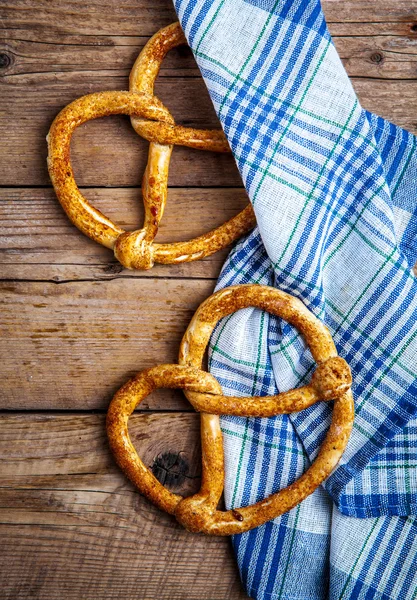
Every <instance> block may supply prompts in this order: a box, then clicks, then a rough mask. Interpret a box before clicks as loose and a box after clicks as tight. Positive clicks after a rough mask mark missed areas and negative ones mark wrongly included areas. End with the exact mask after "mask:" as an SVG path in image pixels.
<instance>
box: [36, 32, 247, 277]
mask: <svg viewBox="0 0 417 600" xmlns="http://www.w3.org/2000/svg"><path fill="white" fill-rule="evenodd" d="M185 43H186V40H185V37H184V34H183V33H182V30H181V27H180V25H179V23H173V24H172V25H169V26H168V27H165V28H164V29H161V30H160V31H159V32H158V33H157V34H155V35H154V36H153V37H152V38H151V39H150V40H149V41H148V43H147V44H146V46H145V47H144V48H143V50H142V52H141V53H140V54H139V56H138V58H137V60H136V62H135V64H134V66H133V69H132V71H131V74H130V80H129V92H122V91H121V92H98V93H95V94H89V95H88V96H84V97H82V98H79V99H78V100H75V101H74V102H72V103H71V104H69V105H68V106H67V107H65V108H64V109H63V110H62V111H61V112H60V113H59V115H58V116H57V117H56V118H55V120H54V122H53V123H52V126H51V129H50V131H49V134H48V137H47V140H48V169H49V174H50V177H51V180H52V183H53V186H54V188H55V192H56V194H57V196H58V199H59V201H60V203H61V205H62V207H63V208H64V210H65V212H66V213H67V215H68V217H69V218H70V220H71V221H72V222H73V223H74V225H76V227H78V229H80V230H81V231H82V232H83V233H84V234H85V235H87V236H88V237H90V238H91V239H93V240H94V241H96V242H98V243H100V244H102V245H103V246H106V247H107V248H111V249H113V250H114V254H115V256H116V258H117V259H118V260H119V261H120V262H121V263H122V265H123V266H125V267H127V268H128V269H150V268H151V267H152V266H153V265H154V263H165V264H168V263H179V262H188V261H193V260H198V259H200V258H203V257H205V256H209V255H210V254H213V253H214V252H217V251H218V250H220V249H221V248H224V247H225V246H227V245H228V244H230V243H231V242H233V241H234V240H236V239H237V238H239V237H240V236H241V235H243V234H244V233H246V232H247V231H249V230H250V229H251V228H252V227H254V225H255V216H254V213H253V209H252V207H251V205H248V206H247V207H246V208H245V209H244V210H243V211H242V212H240V213H239V214H238V215H236V216H235V217H233V218H232V219H230V220H229V221H227V222H226V223H224V224H223V225H221V226H220V227H218V228H216V229H214V230H212V231H209V232H208V233H206V234H204V235H201V236H200V237H197V238H194V239H192V240H189V241H187V242H177V243H172V244H156V243H154V238H155V236H156V234H157V232H158V227H159V223H160V220H161V218H162V215H163V213H164V208H165V203H166V199H167V194H168V170H169V162H170V158H171V153H172V149H173V145H174V144H179V145H183V146H189V147H191V148H197V149H201V150H211V151H213V152H230V148H229V145H228V143H227V140H226V138H225V136H224V134H223V132H222V131H217V130H199V129H192V128H187V127H182V126H179V125H176V124H175V121H174V118H173V116H172V115H171V113H170V112H169V110H168V109H167V108H166V106H164V105H163V104H162V102H161V101H160V100H159V99H158V98H157V97H156V96H155V95H154V84H155V80H156V77H157V75H158V72H159V69H160V67H161V63H162V61H163V59H164V57H165V55H166V54H167V52H169V50H171V49H172V48H175V47H176V46H179V45H181V44H185ZM117 114H125V115H130V116H131V121H132V125H133V127H134V129H135V131H136V132H137V133H138V134H139V135H141V136H142V137H143V138H145V139H146V140H148V141H149V142H150V145H149V156H148V163H147V166H146V169H145V173H144V176H143V180H142V194H143V202H144V207H145V218H144V224H143V228H142V229H141V230H138V231H133V232H126V231H124V230H123V229H122V228H121V227H119V226H118V225H117V224H115V223H113V222H112V221H111V220H110V219H108V218H107V217H106V216H105V215H103V214H102V213H101V212H100V211H98V210H97V209H96V208H94V207H93V206H91V204H89V202H88V201H87V200H86V198H85V197H84V196H83V195H82V193H81V192H80V190H79V189H78V187H77V184H76V182H75V179H74V173H73V170H72V167H71V161H70V144H71V136H72V134H73V132H74V130H75V129H76V128H77V127H78V126H79V125H81V124H82V123H85V122H87V121H89V120H91V119H96V118H98V117H104V116H107V115H117Z"/></svg>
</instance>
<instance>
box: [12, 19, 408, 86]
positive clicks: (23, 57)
mask: <svg viewBox="0 0 417 600" xmlns="http://www.w3.org/2000/svg"><path fill="white" fill-rule="evenodd" d="M350 27H351V28H352V29H353V25H350ZM398 27H399V26H398ZM407 28H408V29H407ZM12 33H13V32H9V33H8V37H7V39H6V40H5V42H4V45H3V47H2V48H1V51H2V53H3V55H5V56H6V58H3V61H4V60H6V61H8V65H7V66H6V67H4V68H3V69H2V70H1V73H2V75H3V77H5V78H6V79H5V80H6V81H8V80H10V79H11V77H14V78H16V77H17V76H19V77H22V76H25V75H28V74H33V75H35V74H39V76H40V77H44V76H45V75H46V74H47V73H54V74H55V73H56V72H57V71H59V72H60V73H73V74H74V73H77V74H78V77H79V78H80V80H81V79H82V78H83V77H86V78H87V77H89V76H90V75H91V73H92V72H94V74H95V76H99V75H100V76H102V77H108V78H111V77H124V78H126V81H127V78H128V77H129V72H130V68H131V66H132V65H133V63H134V61H135V59H136V57H137V55H138V53H139V52H140V50H141V49H142V48H143V46H144V44H145V43H146V41H147V40H148V39H149V38H147V37H131V36H106V37H102V38H101V37H99V36H84V37H82V36H79V35H77V36H74V39H73V37H70V38H69V39H66V41H63V40H62V38H61V37H60V36H59V37H58V36H57V39H56V41H55V42H48V43H47V44H46V43H44V42H43V41H38V40H36V39H34V40H26V39H25V40H22V39H20V38H19V37H16V38H13V37H11V35H12ZM17 35H19V34H17ZM28 37H33V33H32V35H31V36H28ZM80 37H81V39H80ZM333 39H334V42H335V45H336V48H337V50H338V52H339V55H340V57H341V58H342V60H343V62H344V65H345V67H346V69H347V72H348V74H349V75H350V76H351V77H370V78H378V79H385V78H395V79H416V76H417V66H416V60H417V58H416V55H417V32H413V31H411V28H410V26H409V25H408V24H407V26H406V27H404V25H403V24H401V27H399V32H397V33H396V35H389V34H387V32H386V28H385V24H384V23H375V24H369V25H368V27H367V31H366V33H362V35H361V36H359V34H358V33H355V35H346V36H343V35H342V36H336V37H334V38H333ZM159 76H160V77H199V76H200V72H199V70H198V67H197V65H196V63H195V61H194V59H193V57H192V53H191V50H190V49H189V48H186V47H184V48H178V49H176V50H174V51H173V52H172V53H169V54H168V56H167V58H166V60H165V61H164V62H163V63H162V69H161V72H160V75H159Z"/></svg>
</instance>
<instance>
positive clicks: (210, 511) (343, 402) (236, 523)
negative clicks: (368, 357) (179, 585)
mask: <svg viewBox="0 0 417 600" xmlns="http://www.w3.org/2000/svg"><path fill="white" fill-rule="evenodd" d="M247 307H256V308H260V309H262V310H265V311H267V312H269V313H271V314H274V315H277V316H279V317H281V318H283V319H285V320H286V321H288V322H289V323H291V324H292V325H294V326H295V327H296V328H297V329H298V330H299V331H300V333H301V334H302V336H303V337H304V339H305V341H306V342H307V344H308V346H309V348H310V351H311V353H312V355H313V358H314V359H315V361H316V362H317V369H316V371H315V373H314V374H313V376H312V379H311V382H310V384H308V385H307V386H303V387H301V388H298V389H295V390H291V391H289V392H284V393H281V394H277V395H275V396H266V397H253V398H237V397H230V396H224V395H223V394H222V391H221V387H220V384H219V383H218V382H217V381H216V379H215V378H214V377H213V376H212V375H210V374H208V373H206V372H205V371H202V370H201V365H202V360H203V356H204V352H205V349H206V346H207V342H208V340H209V337H210V335H211V333H212V331H213V329H214V327H215V325H216V324H217V322H218V321H219V319H221V318H223V317H225V316H227V315H229V314H231V313H233V312H235V311H236V310H239V309H242V308H247ZM179 363H180V365H161V366H159V367H155V368H153V369H148V370H147V371H143V372H142V373H140V374H139V375H137V376H136V377H135V378H134V379H133V380H131V381H130V382H128V383H127V384H126V385H125V386H123V388H121V390H120V391H119V392H118V393H117V394H116V396H115V397H114V399H113V400H112V402H111V404H110V408H109V412H108V418H107V430H108V435H109V441H110V446H111V448H112V450H113V453H114V455H115V457H116V460H117V462H118V464H119V465H120V466H121V468H122V469H123V470H124V472H125V473H126V474H127V475H128V477H130V479H131V480H132V481H133V482H134V483H135V485H136V486H137V487H138V488H139V490H140V491H141V492H142V493H143V494H144V495H145V496H147V498H149V499H150V500H152V501H153V502H154V503H155V504H156V505H157V506H159V507H160V508H162V509H163V510H166V511H167V512H169V513H171V514H174V515H175V517H176V518H177V520H178V521H179V522H180V523H181V524H182V525H184V526H185V527H186V528H187V529H189V530H190V531H195V532H197V531H199V532H203V533H206V534H213V535H231V534H236V533H242V532H244V531H248V530H249V529H252V528H254V527H258V526H259V525H262V524H263V523H265V522H266V521H269V520H271V519H274V518H275V517H277V516H279V515H281V514H283V513H284V512H287V511H288V510H290V509H291V508H293V507H294V506H296V505H297V504H298V503H299V502H301V501H302V500H304V499H305V498H306V497H307V496H308V495H310V494H311V493H312V492H313V491H314V490H315V489H316V488H317V487H318V486H319V485H320V484H321V483H322V482H323V481H324V480H325V479H326V477H328V476H329V475H330V473H331V472H332V470H333V469H334V467H335V466H336V465H337V463H338V461H339V460H340V457H341V456H342V454H343V451H344V449H345V447H346V444H347V442H348V439H349V435H350V432H351V429H352V424H353V418H354V407H353V397H352V392H351V390H350V386H351V374H350V370H349V367H348V365H347V364H346V362H345V361H344V360H343V359H342V358H341V357H339V356H338V355H337V351H336V347H335V345H334V343H333V340H332V337H331V335H330V333H329V331H328V329H327V327H326V326H325V325H324V324H323V323H321V322H320V321H319V320H318V319H317V318H316V317H315V316H314V315H313V314H312V313H311V312H310V311H309V310H308V309H307V308H306V307H305V306H304V304H303V303H302V302H301V301H300V300H298V299H296V298H293V297H292V296H290V295H289V294H286V293H285V292H282V291H280V290H277V289H275V288H270V287H267V286H259V285H240V286H233V287H230V288H225V289H224V290H221V291H219V292H217V293H216V294H214V295H212V296H210V298H208V299H207V300H206V301H205V302H203V304H201V306H200V307H199V309H198V310H197V312H196V313H195V315H194V317H193V319H192V320H191V322H190V324H189V326H188V328H187V331H186V333H185V335H184V338H183V340H182V342H181V347H180V356H179ZM155 387H180V388H183V389H184V392H185V395H186V396H187V398H188V399H189V400H190V402H191V403H192V404H193V406H194V407H195V408H196V410H198V411H201V441H202V483H201V488H200V491H199V492H198V493H197V494H194V495H193V496H190V497H188V498H184V499H183V498H182V497H181V496H179V495H176V494H172V493H171V492H169V491H168V490H167V489H166V488H164V487H163V486H161V484H160V483H159V482H158V481H157V480H156V479H155V477H154V476H153V475H152V473H150V471H149V470H147V469H146V467H144V465H143V463H142V462H141V461H140V459H139V457H138V456H137V453H136V450H135V449H134V447H133V445H132V444H131V442H130V439H129V436H128V433H127V419H128V417H129V415H130V414H131V413H132V411H133V410H134V408H135V406H136V405H137V404H138V403H139V402H140V401H141V400H143V398H144V397H145V396H146V395H147V394H149V393H150V391H152V390H153V389H155ZM331 399H332V400H334V407H333V415H332V422H331V424H330V427H329V430H328V432H327V435H326V437H325V440H324V442H323V443H322V445H321V448H320V450H319V452H318V455H317V457H316V459H315V461H314V462H313V463H312V464H311V466H310V467H309V468H308V469H307V471H306V472H305V473H303V475H301V476H300V477H299V478H298V479H297V481H295V482H294V483H292V484H291V485H290V486H288V487H287V488H285V489H282V490H280V491H278V492H276V493H274V494H271V495H270V496H269V497H268V498H265V499H264V500H261V501H260V502H257V503H256V504H253V505H251V506H246V507H241V508H234V509H232V510H228V511H220V510H217V505H218V502H219V499H220V497H221V494H222V492H223V485H224V464H223V442H222V436H221V430H220V421H219V416H218V415H220V414H233V415H242V416H258V417H261V416H262V417H263V416H272V415H277V414H281V413H288V412H295V411H298V410H301V409H303V408H306V407H307V406H310V405H311V404H313V403H314V402H317V401H319V400H325V401H327V400H331Z"/></svg>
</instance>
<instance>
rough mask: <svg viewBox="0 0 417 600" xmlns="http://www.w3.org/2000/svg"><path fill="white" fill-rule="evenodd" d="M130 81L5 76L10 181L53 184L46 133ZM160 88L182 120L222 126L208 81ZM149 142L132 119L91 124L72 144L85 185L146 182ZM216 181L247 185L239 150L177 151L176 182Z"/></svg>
mask: <svg viewBox="0 0 417 600" xmlns="http://www.w3.org/2000/svg"><path fill="white" fill-rule="evenodd" d="M5 79H7V78H5ZM126 86H127V80H126V78H120V77H101V76H97V75H96V73H94V72H89V73H85V74H82V76H81V77H80V76H79V75H77V74H73V73H57V74H46V75H37V74H31V75H25V76H17V77H11V78H10V80H8V81H6V82H5V81H4V80H3V83H2V84H1V85H0V95H1V97H2V102H3V105H4V106H5V107H7V110H3V111H2V112H1V113H0V128H1V130H2V135H3V138H4V139H7V144H6V145H5V144H2V146H1V148H0V160H1V162H2V166H3V168H2V185H13V186H15V185H19V186H23V185H25V186H26V185H29V186H33V185H50V179H49V176H48V173H47V168H46V154H47V148H46V141H45V138H46V135H47V133H48V130H49V127H50V125H51V123H52V120H53V119H54V117H55V116H56V115H57V113H58V112H59V111H60V110H61V108H63V107H64V106H65V105H66V104H68V103H69V102H71V101H72V100H74V99H75V98H77V97H79V96H82V95H84V94H87V93H90V92H93V91H101V90H106V89H108V90H110V89H112V90H117V89H126ZM28 90H30V102H28V98H27V94H28ZM156 92H157V94H158V96H159V97H160V98H161V100H162V101H163V102H166V104H167V106H168V107H169V108H170V109H171V110H172V113H173V114H174V116H175V118H176V119H177V120H178V122H179V123H182V124H186V125H190V126H195V127H209V128H216V127H219V123H218V120H217V116H216V114H215V112H214V108H213V106H212V103H211V100H210V98H209V95H208V92H207V89H206V87H205V84H204V82H203V81H202V79H201V78H171V77H165V78H164V79H160V80H159V81H158V82H157V86H156ZM148 147H149V144H148V142H146V141H145V140H142V139H141V138H139V136H138V135H136V134H135V132H134V131H133V129H132V127H131V125H130V121H129V119H128V117H124V116H114V117H109V118H106V119H98V120H96V121H93V122H89V123H86V124H85V125H83V126H81V127H79V128H78V130H77V131H76V132H75V134H74V137H73V144H72V159H73V166H74V170H75V176H76V180H77V183H78V185H80V186H100V187H102V186H111V187H124V186H138V185H140V182H141V180H142V176H143V172H144V169H145V165H146V161H147V153H148ZM213 182H215V183H216V186H228V187H238V186H241V185H242V182H241V179H240V176H239V173H238V170H237V167H236V165H235V162H234V159H233V158H232V156H231V155H229V154H218V153H214V152H201V151H198V150H191V149H189V148H184V147H176V148H175V151H174V152H173V155H172V159H171V167H170V177H169V184H170V185H171V186H181V187H187V186H193V187H194V186H197V187H201V186H206V187H210V186H213Z"/></svg>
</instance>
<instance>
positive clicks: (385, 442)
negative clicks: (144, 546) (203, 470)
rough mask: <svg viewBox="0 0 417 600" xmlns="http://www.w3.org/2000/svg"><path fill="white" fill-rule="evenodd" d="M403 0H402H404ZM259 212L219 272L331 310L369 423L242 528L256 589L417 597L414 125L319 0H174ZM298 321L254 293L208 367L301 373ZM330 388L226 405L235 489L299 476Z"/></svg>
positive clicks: (234, 492) (269, 383)
mask: <svg viewBox="0 0 417 600" xmlns="http://www.w3.org/2000/svg"><path fill="white" fill-rule="evenodd" d="M393 1H394V0H393ZM175 7H176V10H177V12H178V15H179V18H180V21H181V24H182V27H183V29H184V31H185V33H186V36H187V38H188V40H189V44H190V46H191V48H192V49H193V52H194V54H195V57H196V59H197V62H198V65H199V67H200V69H201V72H202V74H203V77H204V79H205V81H206V84H207V87H208V89H209V92H210V95H211V98H212V101H213V103H214V105H215V108H216V111H217V114H218V116H219V118H220V121H221V123H222V126H223V128H224V130H225V133H226V135H227V138H228V140H229V142H230V145H231V148H232V150H233V153H234V156H235V158H236V161H237V164H238V167H239V170H240V173H241V175H242V178H243V181H244V184H245V187H246V189H247V191H248V194H249V196H250V199H251V201H252V203H253V206H254V209H255V212H256V217H257V221H258V228H257V229H256V230H255V231H254V232H253V233H252V234H250V235H249V236H248V237H247V238H246V239H244V240H243V241H241V242H240V243H239V244H238V245H237V247H236V248H235V249H234V250H233V251H232V253H231V255H230V256H229V259H228V261H227V263H226V265H225V266H224V268H223V271H222V274H221V277H220V280H219V284H218V287H223V286H226V285H232V284H237V283H249V282H257V283H262V284H268V285H273V286H277V287H279V288H280V289H282V290H285V291H287V292H289V293H291V294H293V295H294V296H297V297H299V298H301V299H302V300H303V301H304V302H305V304H306V305H307V306H308V307H309V308H310V309H311V310H312V311H313V312H314V313H315V314H316V315H317V316H318V317H320V318H321V319H323V320H324V321H325V322H326V323H327V325H328V326H329V328H330V330H331V332H332V334H333V336H334V339H335V342H336V345H337V347H338V351H339V353H340V355H341V356H343V357H344V358H345V359H346V360H347V362H348V363H349V365H350V366H351V369H352V372H353V376H354V388H353V390H354V396H355V405H356V417H355V424H354V429H353V433H352V437H351V440H350V442H349V445H348V448H347V451H346V453H345V455H344V456H343V458H342V461H341V463H340V466H339V467H338V468H337V469H336V470H335V471H334V473H333V474H332V475H331V476H330V477H329V479H328V480H327V482H326V484H325V486H324V487H321V488H319V489H318V490H317V491H316V492H315V493H314V494H313V495H312V496H310V497H309V498H308V499H307V500H305V501H304V502H303V503H302V504H300V505H299V506H298V507H296V508H295V509H294V510H292V511H291V512H290V513H288V514H286V515H283V516H282V517H281V518H278V519H275V521H273V522H271V523H267V524H266V525H264V526H262V527H259V528H258V529H256V530H253V531H250V532H248V533H246V534H243V535H239V536H235V537H234V540H233V544H234V549H235V552H236V556H237V560H238V564H239V568H240V571H241V575H242V579H243V582H244V584H245V586H246V589H247V592H248V594H249V596H251V597H252V598H257V599H262V600H263V599H266V600H270V599H278V598H282V599H286V600H308V599H324V598H330V599H331V600H336V599H338V600H341V599H347V598H361V599H371V598H377V599H381V600H385V599H395V600H403V599H410V600H411V599H414V598H416V597H417V516H416V513H417V375H416V372H417V283H416V278H415V276H414V275H413V273H412V266H413V265H414V263H415V261H416V259H417V152H416V141H417V139H416V138H415V137H414V136H413V135H411V134H409V133H407V132H406V131H404V130H402V129H400V128H399V127H396V126H394V125H392V124H390V123H388V122H386V121H384V120H383V119H382V118H380V117H377V116H375V115H372V114H370V113H368V112H366V111H365V110H363V109H362V108H361V106H360V104H359V102H358V100H357V97H356V95H355V92H354V91H353V89H352V86H351V84H350V82H349V79H348V77H347V75H346V73H345V70H344V68H343V66H342V64H341V62H340V59H339V57H338V55H337V52H336V50H335V48H334V46H333V44H332V41H331V38H330V36H329V33H328V30H327V28H326V24H325V21H324V17H323V13H322V10H321V7H320V4H319V1H318V0H275V1H274V0H176V1H175ZM313 366H314V364H313V361H312V358H311V355H310V353H309V351H308V349H306V347H305V345H304V343H303V341H302V340H301V338H300V337H299V335H298V334H297V332H296V331H295V330H294V329H293V328H292V327H291V326H289V325H288V324H287V323H284V322H282V321H280V320H278V319H276V318H273V317H271V316H269V315H268V314H265V313H262V312H260V311H258V310H256V309H247V310H244V311H240V312H238V313H235V314H234V315H232V316H231V317H229V318H227V319H224V320H223V321H222V322H221V323H220V324H219V326H218V327H217V329H216V330H215V332H214V334H213V338H212V341H211V354H210V369H211V371H212V373H213V374H214V375H215V376H216V377H217V378H218V379H219V381H220V382H221V384H222V386H223V388H224V390H225V393H229V394H241V395H253V394H256V395H258V394H259V395H265V394H273V393H276V392H277V391H284V390H287V389H289V388H293V387H297V386H299V385H300V384H302V383H303V382H304V381H306V380H308V378H309V377H310V374H311V371H312V368H313ZM330 413H331V406H329V405H327V404H325V403H319V404H317V405H316V406H313V407H311V408H310V409H308V410H305V411H303V412H301V413H298V414H293V415H284V416H279V417H276V418H273V419H259V418H257V419H249V418H248V419H244V418H234V417H225V418H223V419H222V429H223V432H224V437H225V456H226V468H227V473H226V478H227V482H226V503H227V505H228V507H232V506H240V505H247V504H250V503H252V502H255V501H256V500H259V499H260V498H263V497H265V496H266V495H268V494H270V493H271V492H273V491H276V490H278V489H280V488H281V487H284V486H286V485H288V484H289V483H291V482H292V481H294V480H295V479H296V478H297V477H298V476H299V475H300V473H301V472H302V471H304V470H305V469H306V467H307V465H308V464H309V461H310V460H311V459H312V458H314V456H315V454H316V452H317V449H318V447H319V446H320V443H321V441H322V439H323V436H324V434H325V431H326V429H327V427H328V424H329V418H330Z"/></svg>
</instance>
